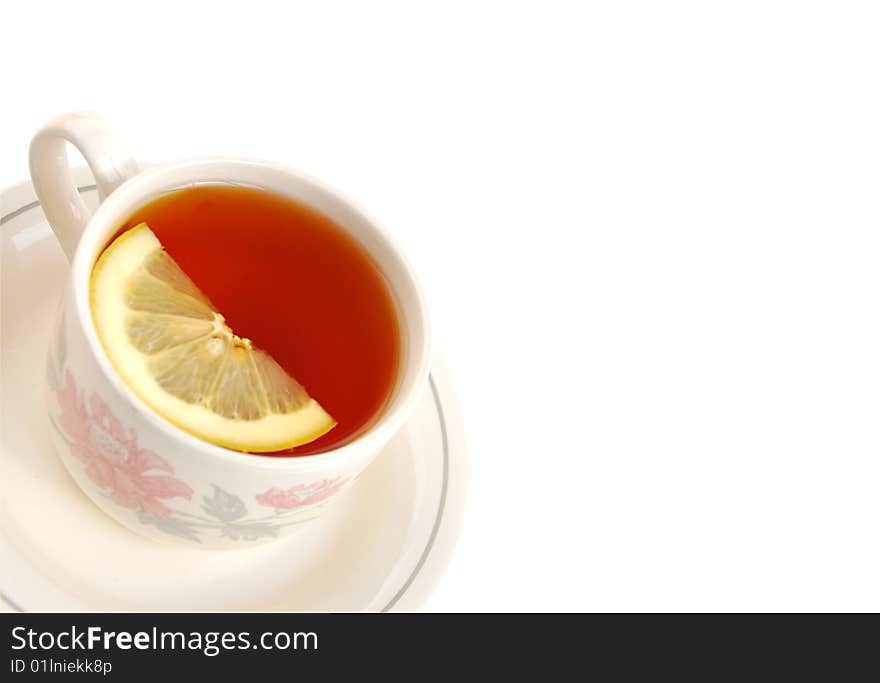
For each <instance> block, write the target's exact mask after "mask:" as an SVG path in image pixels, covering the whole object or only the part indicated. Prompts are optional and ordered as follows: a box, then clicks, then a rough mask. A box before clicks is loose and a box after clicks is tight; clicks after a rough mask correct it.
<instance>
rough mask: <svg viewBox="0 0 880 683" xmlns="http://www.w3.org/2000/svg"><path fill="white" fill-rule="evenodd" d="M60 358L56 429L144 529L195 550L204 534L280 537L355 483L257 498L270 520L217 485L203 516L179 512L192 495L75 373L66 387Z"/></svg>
mask: <svg viewBox="0 0 880 683" xmlns="http://www.w3.org/2000/svg"><path fill="white" fill-rule="evenodd" d="M54 351H55V353H52V354H50V370H49V372H50V374H52V373H53V372H54V374H55V375H56V377H57V379H58V381H57V382H55V383H54V384H53V385H52V389H53V391H54V392H55V394H56V398H57V400H58V407H59V412H58V419H57V422H56V421H55V420H54V419H53V420H52V424H53V425H54V426H55V428H56V430H57V431H58V432H59V434H60V435H61V437H62V438H63V439H64V441H66V442H67V444H68V447H69V448H70V452H71V455H72V456H73V457H74V458H75V459H76V460H77V461H78V462H80V463H81V464H82V466H83V467H84V469H85V474H86V476H87V477H88V478H89V480H90V481H91V482H92V483H93V484H94V485H95V486H96V487H97V488H98V489H99V490H100V491H101V493H102V494H103V495H105V496H107V497H108V498H109V499H110V500H112V501H113V502H115V503H116V504H117V505H120V506H121V507H123V508H126V509H128V510H133V511H134V512H135V514H136V517H137V520H138V521H139V522H140V523H141V524H145V525H150V526H153V527H155V528H156V529H158V530H159V531H161V532H162V533H165V534H169V535H172V536H177V537H179V538H183V539H186V540H188V541H192V542H194V543H201V542H202V540H203V538H204V537H205V536H204V534H206V533H211V534H214V535H219V536H220V537H221V538H225V539H229V540H232V541H246V542H254V541H259V540H268V539H272V538H277V537H278V535H279V533H280V531H281V529H282V528H283V527H286V526H291V525H294V524H300V523H302V522H304V521H307V520H309V519H312V517H313V516H315V515H310V514H309V512H308V511H309V510H311V509H314V508H316V507H317V506H318V504H319V503H322V502H324V501H326V500H327V499H328V498H330V497H331V496H332V495H334V494H335V493H337V492H338V491H339V490H340V489H341V488H342V487H343V486H344V485H345V484H346V483H347V482H348V481H349V479H348V478H347V477H336V478H335V479H323V480H320V481H317V482H313V483H310V484H299V485H297V486H293V487H291V488H288V489H285V490H281V489H279V488H277V487H272V488H270V489H269V490H267V491H265V492H263V493H260V494H257V495H256V496H255V499H256V501H257V503H258V504H259V505H261V506H265V507H271V508H273V512H272V513H261V512H259V511H258V512H257V513H255V514H251V513H250V512H249V510H248V506H247V504H246V503H245V501H244V499H243V498H241V497H240V496H237V495H236V494H234V493H231V492H229V491H226V490H225V489H223V488H221V487H219V486H217V485H214V484H212V485H211V492H210V494H209V495H204V496H202V498H201V506H200V512H187V511H185V510H181V509H175V508H174V507H171V505H172V503H171V501H172V500H174V499H184V500H186V501H191V500H192V498H193V496H194V495H195V491H194V490H193V488H192V487H191V486H190V485H188V484H187V483H185V482H184V481H182V480H180V479H178V478H176V477H174V476H173V475H174V469H173V467H172V466H171V465H170V464H169V463H168V461H167V460H165V459H164V458H162V457H161V456H159V455H158V454H156V453H155V452H153V451H151V450H148V449H145V448H140V447H139V446H138V438H137V433H136V431H135V430H134V429H132V428H128V430H126V429H125V427H124V426H123V425H122V423H121V422H120V421H119V420H118V419H117V418H116V416H115V415H114V414H113V412H112V411H111V410H110V407H109V405H108V404H107V403H106V401H104V400H103V399H102V398H101V397H100V396H99V395H98V394H97V393H96V392H92V394H91V395H90V396H88V397H86V395H85V392H84V391H83V392H80V391H79V390H78V389H77V384H76V380H75V379H74V377H73V374H72V373H71V372H70V370H65V371H64V374H63V377H64V379H63V383H62V382H61V380H60V375H61V369H60V368H61V367H63V363H64V359H63V352H62V353H58V351H59V349H58V348H57V347H56V349H54ZM56 355H57V356H60V357H56ZM53 360H54V364H55V367H54V368H52V367H51V366H52V365H53ZM298 513H303V514H298Z"/></svg>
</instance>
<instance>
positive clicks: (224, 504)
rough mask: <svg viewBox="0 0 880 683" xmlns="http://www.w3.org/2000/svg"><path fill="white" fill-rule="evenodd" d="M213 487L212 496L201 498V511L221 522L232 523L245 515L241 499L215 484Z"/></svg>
mask: <svg viewBox="0 0 880 683" xmlns="http://www.w3.org/2000/svg"><path fill="white" fill-rule="evenodd" d="M213 486H214V495H213V496H212V497H210V498H208V497H207V496H205V497H204V498H202V501H203V505H202V510H204V511H205V512H206V513H208V514H209V515H211V516H212V517H216V518H217V519H219V520H221V521H223V522H234V521H235V520H237V519H241V518H242V517H244V516H245V515H246V514H247V507H246V506H245V504H244V501H242V499H241V498H239V497H238V496H236V495H233V494H231V493H229V492H228V491H224V490H223V489H221V488H220V487H219V486H217V485H216V484H214V485H213Z"/></svg>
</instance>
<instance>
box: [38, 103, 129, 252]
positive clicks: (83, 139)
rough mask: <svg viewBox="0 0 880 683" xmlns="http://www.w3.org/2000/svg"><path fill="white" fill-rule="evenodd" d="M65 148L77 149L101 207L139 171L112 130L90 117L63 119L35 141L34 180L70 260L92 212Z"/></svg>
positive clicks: (85, 114) (66, 116)
mask: <svg viewBox="0 0 880 683" xmlns="http://www.w3.org/2000/svg"><path fill="white" fill-rule="evenodd" d="M65 142H69V143H71V144H72V145H73V146H74V147H76V148H77V149H78V150H79V151H80V153H81V154H82V155H83V157H84V158H85V160H86V162H87V163H88V165H89V168H90V169H91V171H92V175H94V176H95V182H96V183H97V186H98V199H99V200H100V201H104V199H106V197H107V195H109V194H110V193H111V192H113V190H115V189H116V188H117V187H119V186H120V185H121V184H122V183H123V182H125V181H126V180H128V179H129V178H130V177H132V176H133V175H135V174H136V173H137V172H138V165H137V162H135V160H134V157H132V156H131V153H130V152H129V151H128V149H127V148H126V147H125V145H124V144H122V142H121V141H120V140H119V138H118V137H117V135H116V133H114V132H113V130H112V128H111V127H110V125H109V124H108V123H107V122H106V121H104V120H103V119H102V118H101V117H100V116H98V115H97V114H93V113H90V112H79V113H74V114H64V115H63V116H59V117H58V118H55V119H53V120H52V121H50V122H49V123H47V124H46V125H45V126H43V127H42V128H41V129H40V130H39V132H38V133H37V134H36V135H35V136H34V139H33V140H31V147H30V169H31V180H32V181H33V184H34V189H35V190H36V192H37V198H38V199H39V200H40V204H42V206H43V213H45V215H46V219H47V220H48V221H49V225H51V226H52V230H54V231H55V236H56V237H57V238H58V241H59V242H60V243H61V248H62V249H64V253H65V254H66V255H67V259H68V260H71V259H72V258H73V253H74V251H76V245H77V243H78V242H79V238H80V236H81V235H82V232H83V230H84V229H85V227H86V224H87V223H88V222H89V219H90V218H91V215H92V212H91V211H89V209H88V207H87V206H86V205H85V202H83V200H82V197H80V194H79V191H78V190H77V188H76V185H75V184H74V182H73V177H72V176H71V174H70V167H69V166H68V164H67V150H66V149H65V144H64V143H65Z"/></svg>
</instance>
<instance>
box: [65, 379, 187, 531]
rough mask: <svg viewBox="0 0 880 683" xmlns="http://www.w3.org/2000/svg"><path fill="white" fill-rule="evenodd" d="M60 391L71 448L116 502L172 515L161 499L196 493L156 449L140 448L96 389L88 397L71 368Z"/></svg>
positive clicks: (127, 506) (91, 476)
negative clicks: (80, 387)
mask: <svg viewBox="0 0 880 683" xmlns="http://www.w3.org/2000/svg"><path fill="white" fill-rule="evenodd" d="M57 397H58V405H59V408H60V414H59V417H58V426H59V427H60V428H61V430H62V431H63V432H64V433H65V434H66V436H67V438H68V439H69V440H70V442H71V445H70V450H71V453H72V454H73V456H74V457H75V458H76V459H77V460H79V461H80V462H81V463H82V464H83V465H84V467H85V472H86V475H87V476H88V477H89V479H91V481H92V482H93V483H94V484H95V486H97V487H98V488H99V489H101V490H102V491H104V492H106V493H108V494H109V495H110V498H111V499H112V500H113V501H115V502H116V503H117V504H119V505H121V506H122V507H125V508H128V509H130V510H142V511H143V512H146V513H148V514H151V515H154V516H156V517H168V516H169V515H170V514H171V512H172V511H171V510H170V509H169V508H168V507H166V506H165V504H164V503H163V502H162V501H163V500H167V499H169V498H185V499H186V500H190V499H191V498H192V495H193V490H192V489H191V488H190V487H189V486H188V485H187V484H185V483H184V482H182V481H180V480H179V479H175V478H174V477H173V476H169V475H172V474H174V469H173V468H172V467H171V465H170V464H168V462H167V461H166V460H164V459H163V458H161V457H159V456H158V455H157V454H156V453H154V452H153V451H151V450H148V449H146V448H139V447H138V444H137V433H136V432H135V430H134V429H131V428H129V429H128V431H127V432H126V431H125V429H124V428H123V427H122V424H121V423H120V422H119V420H117V419H116V417H115V416H114V415H113V413H112V412H111V410H110V407H109V406H108V405H107V403H106V402H105V401H104V400H103V399H102V398H101V397H100V396H98V394H97V393H92V395H91V396H90V397H89V400H88V404H87V403H86V396H85V392H83V393H82V394H80V393H79V392H78V391H77V387H76V381H75V380H74V378H73V375H72V374H71V372H70V370H67V371H66V372H65V374H64V386H63V387H62V388H61V389H60V390H59V391H58V394H57ZM157 472H166V473H167V474H159V473H157Z"/></svg>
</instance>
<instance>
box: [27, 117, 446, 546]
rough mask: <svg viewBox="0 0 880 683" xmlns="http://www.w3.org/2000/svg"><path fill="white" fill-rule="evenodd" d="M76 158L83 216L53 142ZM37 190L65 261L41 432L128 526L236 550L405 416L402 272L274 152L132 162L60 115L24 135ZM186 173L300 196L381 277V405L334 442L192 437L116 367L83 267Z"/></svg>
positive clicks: (377, 234)
mask: <svg viewBox="0 0 880 683" xmlns="http://www.w3.org/2000/svg"><path fill="white" fill-rule="evenodd" d="M66 142H69V143H71V144H73V145H74V146H75V147H76V148H77V149H79V151H80V152H81V153H82V155H83V157H84V158H85V159H86V161H87V163H88V165H89V167H90V169H91V171H92V173H93V175H94V177H95V181H96V184H97V187H98V194H99V197H100V199H101V204H100V206H99V207H98V209H97V210H96V211H95V212H94V213H93V214H92V213H91V212H90V211H89V210H88V209H87V208H86V206H85V204H84V203H83V201H82V199H81V198H80V196H79V193H78V191H77V189H76V187H75V185H74V183H73V182H72V179H71V175H70V170H69V168H68V165H67V157H66V152H65V143H66ZM30 169H31V177H32V179H33V183H34V187H35V189H36V192H37V196H38V197H39V199H40V202H41V204H42V206H43V210H44V212H45V214H46V217H47V219H48V221H49V223H50V225H51V226H52V229H53V230H54V231H55V234H56V236H57V238H58V240H59V242H60V243H61V246H62V248H63V249H64V251H65V253H66V254H67V256H68V258H69V259H70V261H71V267H70V276H69V278H68V280H67V285H66V289H65V292H64V294H63V300H62V302H61V306H60V309H59V314H58V321H57V325H56V327H55V332H54V334H53V338H52V339H51V340H50V349H49V357H48V372H47V376H48V383H49V391H48V396H49V402H48V403H49V419H50V423H51V426H50V431H51V433H52V437H53V441H54V443H55V446H56V450H57V452H58V455H59V457H60V458H61V461H62V462H63V463H64V465H65V467H66V468H67V470H68V471H69V472H70V474H71V476H72V477H73V479H74V480H75V481H76V483H77V484H78V485H79V487H80V488H81V489H82V490H83V491H84V492H85V494H86V495H87V496H88V497H89V498H90V499H91V500H92V501H93V502H94V503H95V504H96V505H97V506H98V507H99V508H100V509H101V510H103V511H104V512H106V513H107V514H108V515H110V516H111V517H112V518H113V519H115V520H117V521H118V522H120V523H122V524H123V525H125V526H126V527H128V528H129V529H131V530H132V531H134V532H136V533H138V534H141V535H142V536H146V537H148V538H151V539H154V540H156V541H162V542H175V543H184V544H191V545H193V546H203V547H211V548H230V547H231V548H237V547H243V546H247V545H253V544H257V543H264V542H267V541H272V540H275V539H278V538H281V537H283V536H284V535H286V534H289V533H291V532H292V531H294V530H295V529H297V528H299V527H300V526H301V525H302V524H303V523H304V522H306V521H308V520H311V519H314V518H315V517H317V516H318V515H320V514H321V513H322V512H323V510H324V509H325V507H326V505H327V504H328V503H331V502H332V501H333V499H334V498H336V497H337V496H338V495H340V493H341V492H342V491H344V490H345V489H346V488H347V487H348V486H350V485H351V484H352V482H353V481H354V480H355V479H356V478H357V477H358V475H359V474H360V473H361V472H363V471H364V469H365V468H366V467H367V466H368V465H369V464H370V463H371V462H372V460H373V459H374V458H375V457H376V456H377V455H378V454H379V453H380V452H381V451H382V449H383V447H384V446H385V445H386V444H387V443H388V441H389V440H390V439H391V438H392V437H393V436H394V434H395V433H396V432H397V431H398V430H399V429H400V428H401V426H402V425H403V424H404V423H405V422H406V420H407V418H408V417H409V415H410V414H411V412H412V410H413V408H414V406H415V404H416V403H417V401H418V399H419V397H420V395H421V393H422V391H423V390H424V388H425V385H426V382H427V378H428V371H429V364H430V335H429V326H428V319H427V314H426V310H425V304H424V301H423V298H422V295H421V293H420V290H419V286H418V283H417V281H416V278H415V276H414V275H413V272H412V269H411V268H410V266H409V265H408V264H407V262H406V260H405V258H404V257H403V255H402V254H401V252H400V250H399V249H398V248H397V247H396V246H395V245H394V243H393V242H392V241H391V239H389V237H388V236H387V235H386V234H385V233H384V232H383V231H382V230H381V229H380V228H379V227H378V226H377V225H376V223H375V222H374V221H373V220H371V219H370V218H368V217H367V216H365V215H364V214H363V213H362V212H361V211H360V210H359V209H357V208H356V207H354V206H353V205H352V204H351V203H350V202H348V201H346V200H345V199H343V198H342V197H340V195H339V194H338V193H336V192H334V191H332V190H330V189H328V188H326V187H324V186H323V185H321V184H319V183H317V182H315V181H314V180H312V179H309V178H307V177H305V176H303V175H301V174H299V173H297V172H295V171H292V170H290V169H288V168H285V167H284V166H281V165H279V164H275V163H268V162H264V161H256V160H249V159H238V158H211V159H203V160H190V161H181V162H177V163H171V164H166V165H162V166H156V167H150V168H148V169H145V170H139V167H138V165H137V164H136V163H135V161H134V160H133V158H132V157H131V155H130V154H129V153H128V152H127V151H126V148H125V147H124V146H123V145H122V144H121V143H120V142H119V140H118V138H117V137H116V135H115V134H114V133H113V132H112V131H111V129H110V128H109V126H108V125H107V124H106V123H105V122H103V121H102V120H101V119H100V118H99V117H97V116H96V115H94V114H83V113H80V114H68V115H64V116H61V117H59V118H57V119H55V120H54V121H51V122H50V123H49V124H47V125H46V126H45V127H44V128H42V129H41V130H40V131H39V132H38V133H37V135H36V136H35V137H34V139H33V141H32V143H31V150H30ZM193 183H237V184H245V185H250V186H255V187H260V188H264V189H266V190H269V191H271V192H274V193H278V194H282V195H286V196H289V197H292V198H294V199H296V200H299V201H301V202H304V203H306V204H308V205H310V206H312V207H314V208H315V209H317V210H318V211H320V212H322V213H324V214H325V215H327V216H328V217H329V218H331V219H332V220H333V221H334V222H335V223H336V224H337V225H339V226H341V227H342V228H343V229H344V230H347V231H348V232H349V233H350V234H351V235H352V236H353V237H354V238H355V239H357V240H358V241H359V242H360V243H361V245H362V246H363V247H364V248H365V249H366V250H367V251H368V253H369V254H370V255H371V256H372V258H373V259H374V261H375V262H376V264H377V265H378V267H379V268H380V269H381V271H382V272H383V274H384V276H385V277H386V279H387V281H388V283H389V285H390V288H391V291H392V294H393V296H394V298H395V302H396V305H397V307H398V318H399V320H400V327H401V329H400V334H401V360H400V369H399V371H398V378H397V383H396V385H395V389H394V391H393V394H392V397H391V399H390V401H389V402H388V405H387V407H386V408H385V409H384V411H383V412H382V413H381V414H380V415H379V416H378V418H377V419H376V420H375V421H374V423H373V425H372V427H370V428H369V429H368V430H367V431H365V432H364V433H363V434H361V435H360V436H358V437H357V438H356V439H355V440H354V441H352V442H351V443H348V444H346V445H344V446H341V447H339V448H336V449H334V450H330V451H326V452H323V453H319V454H315V455H306V456H298V457H266V456H260V455H252V454H247V453H241V452H237V451H232V450H227V449H225V448H221V447H219V446H215V445H213V444H210V443H208V442H205V441H202V440H200V439H198V438H197V437H195V436H193V435H191V434H189V433H188V432H185V431H183V430H181V429H179V428H178V427H176V426H174V425H172V424H171V423H169V422H168V421H166V420H164V419H163V418H161V417H159V416H158V415H156V414H155V413H154V412H152V411H151V410H150V409H149V408H148V407H147V406H146V405H145V404H144V403H143V401H142V400H141V399H140V398H138V396H137V395H136V394H135V393H134V392H133V391H132V390H131V388H129V387H128V386H127V385H126V384H125V383H124V382H123V381H122V380H121V379H120V377H119V376H118V375H117V373H116V372H115V370H114V369H113V367H112V366H111V364H110V362H109V360H108V358H107V356H106V354H105V352H104V349H103V347H102V345H101V343H100V341H99V339H98V337H97V334H96V332H95V327H94V325H93V321H92V317H91V311H90V307H89V278H90V274H91V271H92V268H93V266H94V264H95V261H96V260H97V258H98V256H99V255H100V253H101V251H102V249H103V248H104V247H105V246H106V244H107V243H108V241H109V240H110V238H111V237H112V236H113V235H114V233H115V232H116V231H117V230H118V229H119V228H120V226H121V225H122V224H123V223H124V222H125V221H126V219H128V218H129V217H130V216H131V215H132V213H134V211H135V210H137V209H138V208H140V207H141V206H143V205H145V204H146V203H148V202H149V201H150V200H151V199H154V198H156V197H157V196H159V195H162V194H164V193H167V192H169V191H171V190H174V189H176V188H180V187H184V186H187V185H190V184H193Z"/></svg>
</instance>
